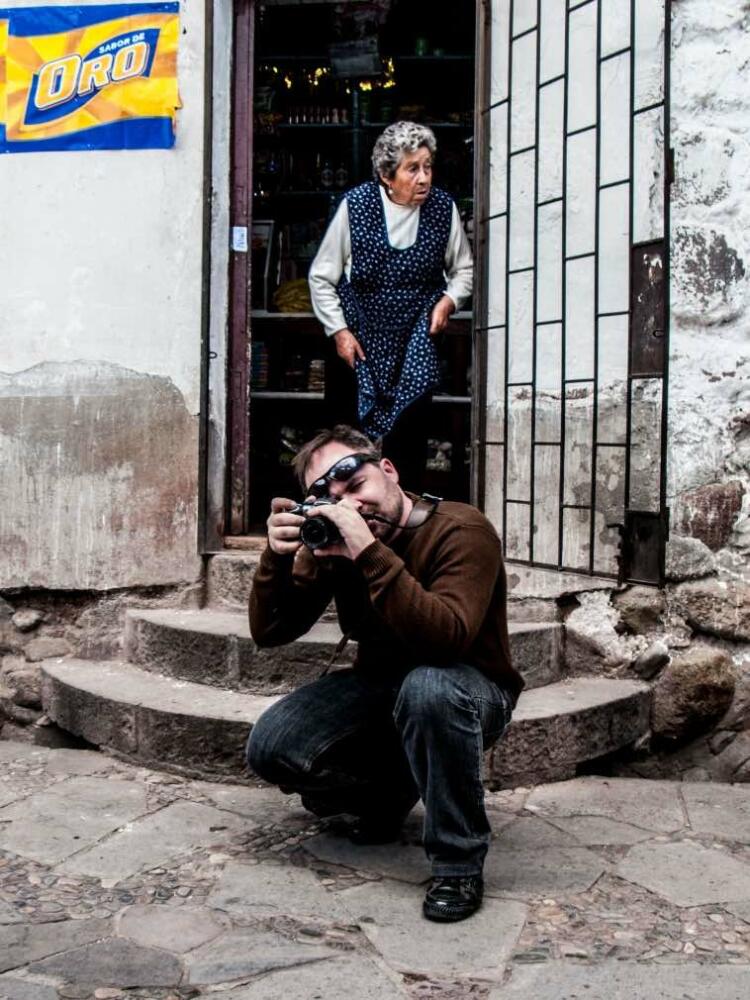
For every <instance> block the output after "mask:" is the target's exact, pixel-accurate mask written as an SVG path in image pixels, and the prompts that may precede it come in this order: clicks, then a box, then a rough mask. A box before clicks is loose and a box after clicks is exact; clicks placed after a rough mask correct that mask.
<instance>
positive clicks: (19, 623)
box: [12, 608, 44, 632]
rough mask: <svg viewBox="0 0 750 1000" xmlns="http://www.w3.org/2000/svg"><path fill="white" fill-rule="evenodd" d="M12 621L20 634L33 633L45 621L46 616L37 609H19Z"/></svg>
mask: <svg viewBox="0 0 750 1000" xmlns="http://www.w3.org/2000/svg"><path fill="white" fill-rule="evenodd" d="M12 621H13V624H14V625H15V626H16V628H17V629H18V631H19V632H31V631H32V630H33V629H35V628H36V627H37V626H38V625H40V624H41V623H42V621H44V616H43V615H42V613H41V612H40V611H37V610H36V608H19V610H18V611H16V613H15V614H14V615H13V618H12Z"/></svg>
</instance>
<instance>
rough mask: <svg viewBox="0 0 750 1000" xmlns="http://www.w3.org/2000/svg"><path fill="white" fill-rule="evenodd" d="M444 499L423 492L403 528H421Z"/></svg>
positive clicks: (344, 640) (346, 636) (338, 650)
mask: <svg viewBox="0 0 750 1000" xmlns="http://www.w3.org/2000/svg"><path fill="white" fill-rule="evenodd" d="M442 499H443V498H442V497H436V496H433V495H432V493H423V494H422V496H421V497H420V498H419V500H417V501H415V503H414V506H413V507H412V509H411V514H409V517H408V519H407V521H406V524H405V525H404V527H403V530H404V531H406V530H407V528H408V529H411V528H421V527H422V525H423V524H424V523H425V522H426V521H429V519H430V518H431V517H432V515H433V514H434V513H435V511H436V510H437V508H438V504H439V503H440V501H441V500H442ZM353 631H354V630H353V629H350V630H349V631H348V632H346V633H344V635H342V636H341V638H340V639H339V641H338V645H337V646H336V648H335V649H334V651H333V653H332V654H331V658H330V659H329V661H328V663H326V665H325V669H324V670H323V673H322V674H321V675H320V676H321V677H325V675H326V674H327V673H328V671H329V670H330V669H331V667H332V666H333V664H334V663H335V662H336V660H337V658H338V657H339V656H341V654H342V653H343V652H344V650H345V649H346V645H347V643H348V642H349V639H350V638H351V635H352V632H353Z"/></svg>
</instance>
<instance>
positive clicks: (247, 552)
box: [206, 539, 265, 611]
mask: <svg viewBox="0 0 750 1000" xmlns="http://www.w3.org/2000/svg"><path fill="white" fill-rule="evenodd" d="M261 541H263V543H264V544H265V539H261ZM260 554H261V546H260V545H259V546H257V547H255V548H252V549H239V550H236V551H231V552H219V553H217V554H216V555H212V556H209V558H208V565H207V567H206V603H207V604H208V605H209V606H210V607H214V608H223V609H225V610H227V611H245V610H246V609H247V599H248V597H249V596H250V589H251V587H252V584H253V574H254V573H255V568H256V566H257V565H258V562H259V560H260Z"/></svg>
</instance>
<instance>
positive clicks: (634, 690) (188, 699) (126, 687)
mask: <svg viewBox="0 0 750 1000" xmlns="http://www.w3.org/2000/svg"><path fill="white" fill-rule="evenodd" d="M41 668H42V675H43V678H49V679H52V680H56V681H59V682H61V683H64V684H67V685H69V686H71V687H73V686H75V687H76V688H77V689H79V690H81V691H86V692H88V693H90V694H91V695H93V696H94V697H99V698H101V697H106V698H108V699H110V700H112V701H116V702H118V703H120V704H127V705H133V706H134V707H142V708H153V709H155V710H158V711H160V712H165V713H167V714H175V715H182V714H186V715H196V714H197V713H196V712H193V711H188V710H187V707H185V708H183V706H182V703H183V702H184V703H185V706H190V705H192V706H195V705H196V704H199V703H200V702H201V700H204V701H205V700H206V699H209V703H210V704H211V705H215V706H216V709H217V711H215V712H212V713H211V714H210V715H209V716H208V717H209V718H216V719H220V718H230V717H231V718H232V719H236V718H240V717H241V718H243V719H246V720H247V721H248V722H253V721H254V717H255V718H257V714H259V713H260V712H261V711H263V710H264V709H265V708H266V707H267V706H268V705H271V704H273V703H274V702H275V701H277V700H278V698H279V696H278V695H256V694H246V693H243V692H241V691H236V690H232V689H228V688H215V687H209V686H208V685H205V684H198V683H195V682H194V681H185V680H179V679H177V678H174V677H168V676H165V675H163V674H159V673H154V672H153V671H149V670H144V669H143V668H142V667H139V666H136V665H135V664H132V663H128V662H127V661H125V660H101V661H97V660H80V659H75V658H70V659H68V658H64V659H54V660H43V661H42V662H41ZM139 686H140V687H141V688H143V689H144V696H142V697H136V698H134V697H133V692H134V691H135V690H137V688H138V687H139ZM649 691H650V688H649V685H648V684H646V683H644V682H642V681H629V680H616V679H614V680H613V679H608V678H601V677H588V676H584V677H574V678H570V679H567V680H564V681H557V682H555V683H553V684H547V685H545V686H543V687H539V688H534V689H532V690H530V691H524V692H523V693H522V694H521V697H520V699H519V702H518V705H517V706H516V710H515V713H514V717H513V721H512V723H511V725H513V726H517V725H519V724H521V723H524V724H526V723H535V722H540V721H543V720H547V719H551V718H556V717H559V716H561V715H574V714H575V713H577V712H579V711H580V710H581V707H582V703H584V704H585V706H586V707H595V708H602V707H606V706H608V705H609V706H614V705H616V704H618V703H619V702H621V701H623V700H626V699H628V698H632V697H635V696H638V695H642V694H648V693H649ZM592 692H593V693H594V695H595V697H594V698H593V699H592V697H591V695H592ZM148 694H151V695H152V698H148V697H146V695H148ZM582 696H585V697H582ZM218 709H222V710H224V709H225V710H226V711H227V713H228V714H227V715H225V714H223V711H222V712H219V711H218ZM201 717H202V718H203V717H206V716H204V715H201Z"/></svg>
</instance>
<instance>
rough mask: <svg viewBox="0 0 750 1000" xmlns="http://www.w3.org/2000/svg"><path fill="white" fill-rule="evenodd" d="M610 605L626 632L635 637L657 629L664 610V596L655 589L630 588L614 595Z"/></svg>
mask: <svg viewBox="0 0 750 1000" xmlns="http://www.w3.org/2000/svg"><path fill="white" fill-rule="evenodd" d="M612 604H613V605H614V607H615V609H616V611H618V612H619V614H620V618H621V620H622V622H623V623H624V625H625V626H626V628H627V629H628V631H629V632H632V633H634V634H636V635H639V634H642V633H645V632H652V631H653V630H654V629H657V628H659V627H660V626H661V624H662V615H663V614H664V611H665V609H666V599H665V597H664V594H663V592H662V591H661V590H658V589H657V588H656V587H630V588H629V589H628V590H625V591H623V592H622V593H620V594H614V595H613V597H612Z"/></svg>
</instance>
